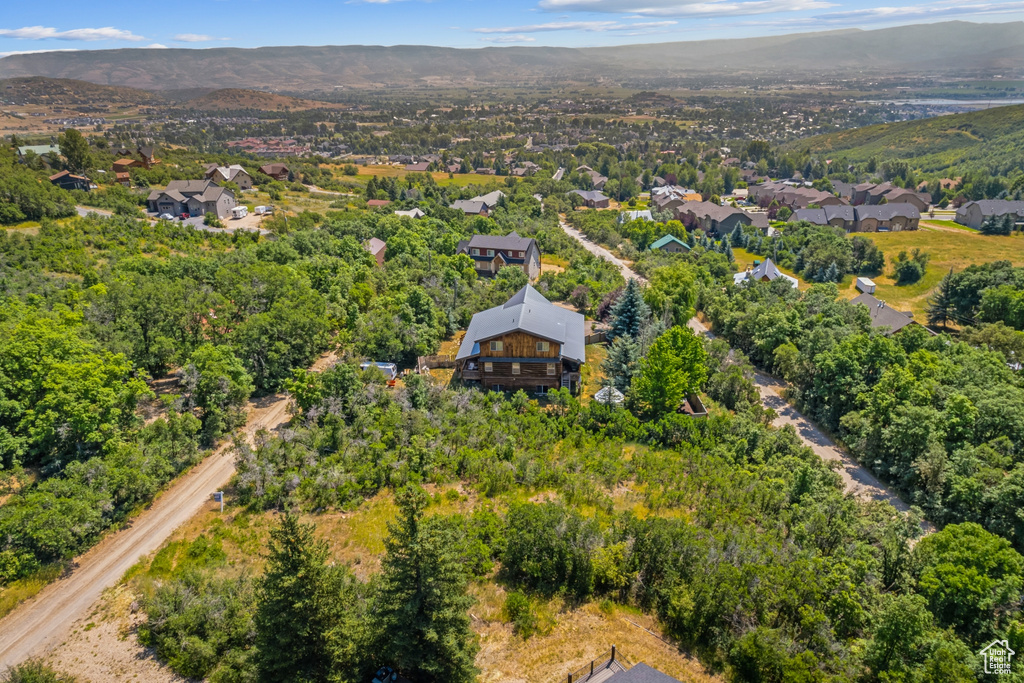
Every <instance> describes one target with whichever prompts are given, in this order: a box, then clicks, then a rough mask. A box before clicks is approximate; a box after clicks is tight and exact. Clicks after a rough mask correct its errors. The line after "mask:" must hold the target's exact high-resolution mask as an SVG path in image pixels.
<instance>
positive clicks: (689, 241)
mask: <svg viewBox="0 0 1024 683" xmlns="http://www.w3.org/2000/svg"><path fill="white" fill-rule="evenodd" d="M686 246H688V247H690V248H691V249H693V248H694V247H695V246H697V240H696V238H694V236H693V231H692V230H687V231H686Z"/></svg>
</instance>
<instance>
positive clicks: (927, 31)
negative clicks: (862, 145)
mask: <svg viewBox="0 0 1024 683" xmlns="http://www.w3.org/2000/svg"><path fill="white" fill-rule="evenodd" d="M1022 63H1024V23H1022V22H1012V23H1005V24H971V23H966V22H946V23H937V24H927V25H917V26H903V27H897V28H886V29H879V30H874V31H861V30H843V31H829V32H824V33H799V34H792V35H784V36H771V37H764V38H743V39H732V40H704V41H689V42H676V43H662V44H656V45H626V46H621V47H605V48H584V49H570V48H552V47H489V48H483V49H454V48H443V47H425V46H408V45H399V46H394V47H379V46H361V45H350V46H333V47H332V46H326V47H263V48H256V49H240V48H213V49H206V50H185V49H169V50H168V49H123V50H95V51H91V50H90V51H85V50H83V51H77V52H45V53H38V54H25V55H11V56H9V57H5V58H3V59H0V77H16V76H49V77H54V78H76V79H80V80H85V81H90V82H93V83H102V84H118V85H128V86H132V87H136V88H146V89H152V90H175V89H188V88H276V89H286V90H290V91H298V90H312V89H313V88H334V87H337V86H346V87H357V88H364V87H380V86H394V87H401V86H424V85H434V86H445V85H457V86H466V85H475V84H498V83H500V84H509V85H515V84H535V83H552V82H569V81H579V80H587V81H592V80H594V79H616V80H620V81H624V80H629V79H645V80H646V81H647V82H649V83H650V82H656V81H657V80H659V79H665V78H677V77H685V76H691V75H695V74H706V73H720V74H737V73H743V74H766V75H767V74H772V73H794V74H823V73H849V72H859V73H863V72H864V71H868V72H869V73H870V72H876V73H880V74H881V73H890V74H891V73H907V74H915V73H916V74H925V73H933V74H934V73H950V72H959V73H967V72H973V71H976V70H981V71H985V72H992V71H993V70H1004V69H1019V67H1020V65H1021V64H1022Z"/></svg>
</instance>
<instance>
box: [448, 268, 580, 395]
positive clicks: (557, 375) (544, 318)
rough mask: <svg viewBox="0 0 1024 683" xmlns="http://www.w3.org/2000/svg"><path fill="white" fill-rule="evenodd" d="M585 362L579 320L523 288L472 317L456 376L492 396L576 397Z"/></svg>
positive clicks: (460, 352) (532, 291) (530, 288)
mask: <svg viewBox="0 0 1024 683" xmlns="http://www.w3.org/2000/svg"><path fill="white" fill-rule="evenodd" d="M585 361H586V351H585V342H584V325H583V316H582V315H580V314H579V313H575V312H573V311H569V310H566V309H564V308H561V307H559V306H555V305H554V304H553V303H551V302H550V301H548V300H547V299H546V298H544V295H543V294H541V293H540V292H538V291H537V290H536V289H534V288H533V287H532V286H530V285H526V286H525V287H523V288H522V289H520V290H519V291H518V292H516V294H515V296H513V297H512V298H511V299H509V300H508V301H506V302H505V303H504V304H502V305H501V306H496V307H494V308H490V309H488V310H486V311H481V312H480V313H477V314H476V315H474V316H473V320H472V322H470V324H469V329H468V330H466V337H465V339H463V341H462V346H460V347H459V353H458V354H457V355H456V357H455V372H456V374H457V375H458V376H459V377H461V378H462V379H463V380H467V381H471V382H480V385H481V386H483V387H484V388H486V389H493V390H495V391H516V390H519V389H523V390H525V391H528V392H531V393H537V394H546V393H547V392H548V391H550V390H551V389H558V388H559V387H565V388H567V389H569V390H570V391H572V392H573V393H575V392H576V391H578V390H579V385H580V367H581V366H582V365H583V363H584V362H585Z"/></svg>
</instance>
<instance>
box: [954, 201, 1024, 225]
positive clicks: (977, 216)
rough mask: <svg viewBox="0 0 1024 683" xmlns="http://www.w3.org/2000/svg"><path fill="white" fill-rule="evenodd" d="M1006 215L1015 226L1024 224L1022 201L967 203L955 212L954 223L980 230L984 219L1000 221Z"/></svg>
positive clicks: (1023, 203) (1023, 204) (1023, 202)
mask: <svg viewBox="0 0 1024 683" xmlns="http://www.w3.org/2000/svg"><path fill="white" fill-rule="evenodd" d="M1007 215H1009V216H1012V217H1013V220H1014V222H1015V223H1016V224H1017V225H1022V224H1024V201H1009V200H1006V199H981V200H979V201H976V202H967V203H966V204H964V205H963V206H961V207H960V208H959V209H957V210H956V222H957V223H959V224H960V225H966V226H967V227H969V228H974V229H975V230H980V229H981V224H982V223H984V222H985V220H986V219H988V218H990V217H992V216H995V217H996V219H998V220H1002V219H1003V217H1004V216H1007Z"/></svg>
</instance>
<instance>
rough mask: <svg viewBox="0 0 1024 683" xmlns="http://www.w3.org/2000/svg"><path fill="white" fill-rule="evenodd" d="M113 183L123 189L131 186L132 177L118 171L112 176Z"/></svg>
mask: <svg viewBox="0 0 1024 683" xmlns="http://www.w3.org/2000/svg"><path fill="white" fill-rule="evenodd" d="M114 182H116V183H117V184H118V185H124V186H125V187H131V186H132V175H131V173H129V172H128V171H118V172H117V173H115V174H114Z"/></svg>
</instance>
